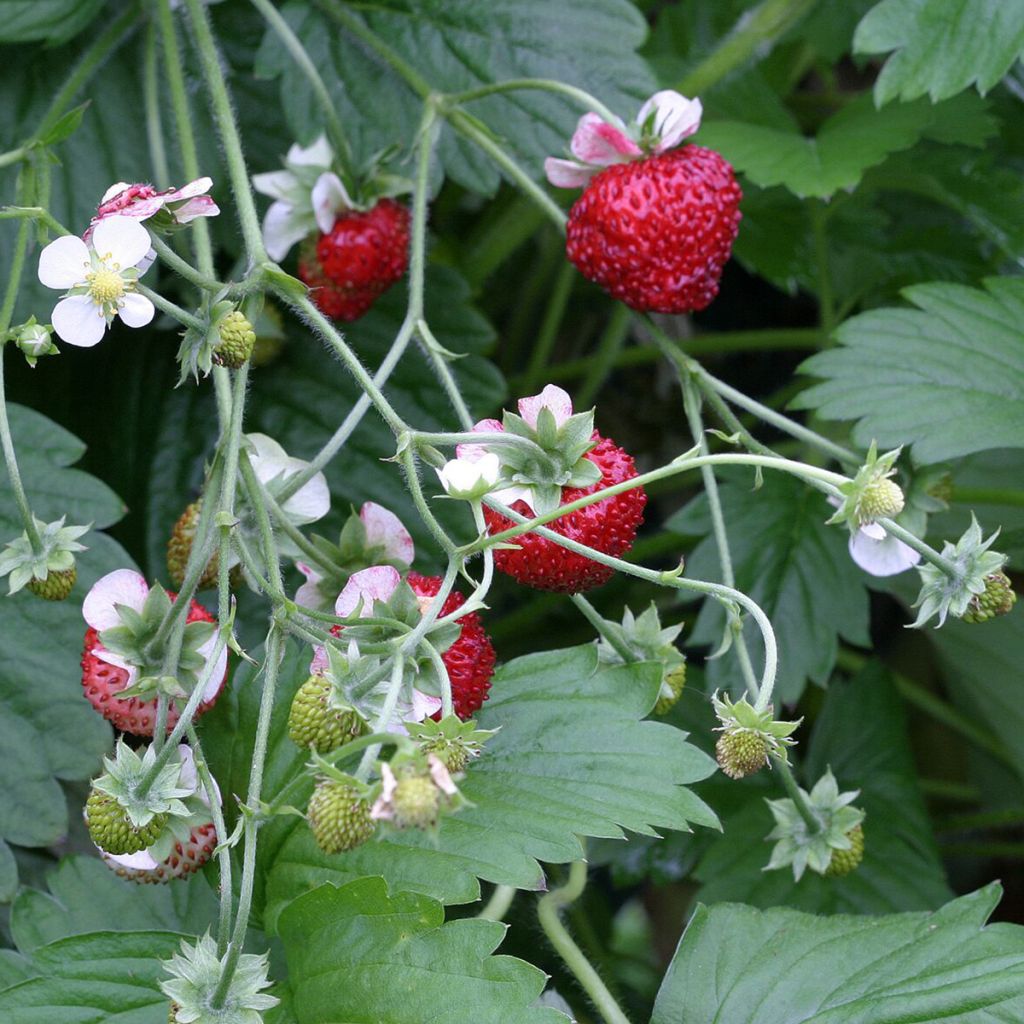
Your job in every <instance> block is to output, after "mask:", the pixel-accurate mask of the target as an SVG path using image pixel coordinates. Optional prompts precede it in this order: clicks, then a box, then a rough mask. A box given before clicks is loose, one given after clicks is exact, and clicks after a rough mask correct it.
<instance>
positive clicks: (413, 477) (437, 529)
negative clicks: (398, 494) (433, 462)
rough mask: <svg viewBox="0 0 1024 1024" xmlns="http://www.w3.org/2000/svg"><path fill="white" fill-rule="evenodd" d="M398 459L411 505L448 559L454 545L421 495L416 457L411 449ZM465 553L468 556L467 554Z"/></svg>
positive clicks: (453, 549)
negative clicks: (410, 497)
mask: <svg viewBox="0 0 1024 1024" xmlns="http://www.w3.org/2000/svg"><path fill="white" fill-rule="evenodd" d="M399 459H400V461H401V463H402V469H403V470H404V471H405V482H406V484H407V485H408V487H409V493H410V495H411V496H412V501H413V504H414V505H415V506H416V511H417V512H419V514H420V518H421V519H422V520H423V522H424V523H426V525H427V528H428V529H429V530H430V532H431V534H433V537H434V540H436V541H437V543H438V544H440V545H441V548H442V549H443V550H444V552H445V554H447V555H448V556H449V557H450V556H451V555H452V554H454V553H455V551H456V545H455V543H454V542H453V541H452V539H451V537H449V536H448V534H447V533H445V531H444V527H443V526H441V524H440V523H439V522H438V521H437V517H436V516H435V515H434V513H433V512H432V511H431V508H430V506H429V505H428V504H427V499H426V497H425V496H424V494H423V486H422V485H421V484H420V478H419V472H418V469H417V464H416V456H415V455H414V454H413V451H412V449H411V448H406V449H405V451H403V452H402V454H401V455H400V456H399ZM466 553H467V554H468V553H469V552H466Z"/></svg>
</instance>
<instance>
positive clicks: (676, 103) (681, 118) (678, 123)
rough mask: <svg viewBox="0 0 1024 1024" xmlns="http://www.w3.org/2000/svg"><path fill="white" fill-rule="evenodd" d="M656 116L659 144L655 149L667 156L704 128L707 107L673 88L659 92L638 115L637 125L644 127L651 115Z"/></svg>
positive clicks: (655, 130)
mask: <svg viewBox="0 0 1024 1024" xmlns="http://www.w3.org/2000/svg"><path fill="white" fill-rule="evenodd" d="M652 113H653V114H654V133H655V134H656V135H657V136H658V143H657V145H656V146H655V147H654V151H655V152H656V153H664V152H665V150H667V149H672V148H673V147H674V146H678V145H679V143H680V142H682V141H683V139H685V138H687V137H688V136H690V135H693V133H694V132H695V131H696V130H697V129H698V128H699V127H700V119H701V116H702V115H703V113H704V108H703V106H702V105H701V102H700V100H698V99H692V100H691V99H689V98H688V97H687V96H683V95H681V94H680V93H678V92H674V91H673V90H672V89H663V90H662V91H661V92H656V93H655V94H654V95H653V96H652V97H651V98H650V99H649V100H648V101H647V102H646V103H645V104H644V105H643V106H642V107H641V108H640V113H638V114H637V115H636V123H637V124H638V125H642V124H643V123H644V121H646V120H647V119H648V118H649V117H650V116H651V114H652Z"/></svg>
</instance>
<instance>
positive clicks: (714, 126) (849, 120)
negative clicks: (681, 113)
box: [697, 96, 995, 198]
mask: <svg viewBox="0 0 1024 1024" xmlns="http://www.w3.org/2000/svg"><path fill="white" fill-rule="evenodd" d="M979 103H980V101H977V99H976V98H975V99H974V101H971V100H970V99H968V98H962V99H960V100H957V101H955V102H954V104H951V105H945V106H941V107H933V106H931V105H930V104H929V103H928V102H927V101H925V100H920V101H918V102H916V103H904V104H898V105H894V106H891V107H886V108H884V109H882V110H875V109H874V107H873V106H872V104H871V99H870V98H869V97H867V96H864V97H861V98H858V99H856V100H854V101H853V102H851V103H849V104H847V105H846V106H845V107H843V108H842V109H841V110H840V111H839V112H838V113H835V114H833V115H832V116H831V117H829V118H828V119H827V120H826V121H825V123H824V124H823V125H822V126H821V128H820V130H819V131H818V134H817V135H816V136H815V137H814V138H807V137H805V136H803V135H801V134H800V132H799V130H798V129H797V126H796V123H795V122H794V123H793V125H792V127H791V128H790V129H788V130H783V129H780V128H774V127H766V126H764V125H762V124H757V123H748V122H746V121H708V122H706V123H705V124H704V125H702V127H701V129H700V132H699V134H698V136H697V141H698V142H700V143H701V144H702V145H706V146H710V147H711V148H712V149H717V150H718V151H720V152H721V154H722V155H723V156H724V157H725V158H726V159H727V160H728V161H729V162H730V163H732V164H733V166H734V167H735V168H736V169H737V170H739V171H742V172H743V173H744V174H746V176H747V177H748V178H750V180H751V181H753V182H754V184H756V185H760V186H761V187H762V188H767V187H769V186H772V185H784V186H785V187H786V188H788V189H789V190H790V191H791V192H793V193H794V194H795V195H797V196H817V197H820V198H827V197H829V196H831V195H833V194H834V193H835V192H837V191H839V190H840V189H852V188H854V187H855V186H856V185H857V183H858V182H859V181H860V179H861V176H862V175H863V174H864V172H865V171H866V170H867V169H868V168H869V167H874V166H875V165H876V164H880V163H882V161H883V160H885V158H886V157H887V156H888V155H889V154H890V153H895V152H898V151H899V150H902V149H909V148H910V147H911V146H913V145H914V143H916V142H917V141H918V139H920V138H921V137H922V136H924V135H926V134H929V132H939V133H940V134H941V135H942V141H945V142H950V141H961V142H966V143H969V144H975V145H977V144H980V141H981V139H983V138H985V137H987V136H988V135H991V134H992V133H993V131H994V130H995V129H994V125H992V124H991V122H989V123H988V124H987V125H986V126H984V127H983V128H981V130H980V131H979V127H980V125H979V120H978V118H979V116H980V107H979Z"/></svg>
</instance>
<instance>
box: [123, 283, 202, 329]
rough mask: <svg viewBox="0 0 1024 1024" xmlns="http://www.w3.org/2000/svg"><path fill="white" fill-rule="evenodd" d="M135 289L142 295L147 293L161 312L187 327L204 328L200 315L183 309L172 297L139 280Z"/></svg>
mask: <svg viewBox="0 0 1024 1024" xmlns="http://www.w3.org/2000/svg"><path fill="white" fill-rule="evenodd" d="M135 290H136V291H137V292H138V293H139V294H140V295H145V296H146V298H147V299H149V301H150V302H152V303H153V305H154V306H156V308H157V309H159V310H160V312H161V313H166V314H167V315H168V316H169V317H173V319H175V320H177V321H178V323H179V324H182V325H184V326H185V327H194V328H195V329H196V330H197V331H201V330H203V329H204V327H205V324H204V323H203V321H202V320H200V319H199V317H197V316H194V315H193V314H192V313H189V312H188V311H187V310H184V309H182V308H181V306H179V305H177V304H176V303H174V302H171V300H170V299H165V298H164V297H163V296H162V295H161V294H160V293H159V292H155V291H153V289H152V288H147V287H146V285H144V284H142V283H141V282H139V283H138V284H136V285H135Z"/></svg>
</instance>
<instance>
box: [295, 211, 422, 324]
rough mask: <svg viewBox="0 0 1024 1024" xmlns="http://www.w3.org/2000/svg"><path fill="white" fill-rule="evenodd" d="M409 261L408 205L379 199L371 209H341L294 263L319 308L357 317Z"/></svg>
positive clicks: (342, 316)
mask: <svg viewBox="0 0 1024 1024" xmlns="http://www.w3.org/2000/svg"><path fill="white" fill-rule="evenodd" d="M408 265H409V211H408V210H407V209H406V208H405V207H404V206H402V205H401V204H400V203H396V202H395V201H394V200H393V199H381V200H380V201H379V202H378V203H377V204H376V205H375V206H373V207H372V208H371V209H370V210H366V211H362V210H343V211H341V212H340V213H339V214H338V216H337V218H336V220H335V221H334V226H333V227H332V228H331V230H330V231H328V232H326V233H322V234H320V235H319V237H317V238H316V240H315V244H314V243H313V242H312V240H311V241H310V242H307V244H305V245H304V246H303V248H302V250H301V251H300V254H299V265H298V269H299V277H300V278H302V280H303V281H304V282H305V283H306V284H307V285H309V287H310V288H311V289H313V291H312V299H313V301H314V302H315V303H316V305H317V308H319V309H320V311H321V312H322V313H324V314H326V315H327V316H329V317H332V318H333V319H335V320H358V319H359V317H361V316H362V315H363V314H364V313H366V312H367V310H369V308H370V307H371V306H372V305H373V304H374V302H376V301H377V299H378V298H379V297H380V296H381V295H382V294H383V293H384V292H385V291H387V289H388V288H390V287H391V286H392V285H393V284H394V283H395V282H396V281H398V280H400V279H401V277H402V275H403V274H404V273H405V271H406V267H407V266H408Z"/></svg>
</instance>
